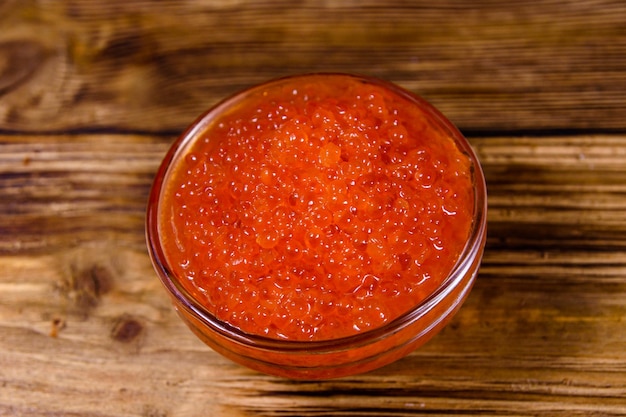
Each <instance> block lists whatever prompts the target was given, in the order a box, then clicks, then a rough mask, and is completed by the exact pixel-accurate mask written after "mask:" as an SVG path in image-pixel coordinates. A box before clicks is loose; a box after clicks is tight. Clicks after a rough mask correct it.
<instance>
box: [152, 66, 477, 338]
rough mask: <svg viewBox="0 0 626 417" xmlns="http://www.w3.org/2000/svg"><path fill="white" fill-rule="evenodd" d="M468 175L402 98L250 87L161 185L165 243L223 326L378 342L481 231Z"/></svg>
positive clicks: (310, 83) (444, 139)
mask: <svg viewBox="0 0 626 417" xmlns="http://www.w3.org/2000/svg"><path fill="white" fill-rule="evenodd" d="M473 169H474V168H473V164H472V161H471V159H470V158H469V156H468V155H467V153H466V152H465V151H464V150H462V149H460V148H459V147H458V145H457V142H456V141H455V139H454V138H453V137H451V135H450V132H449V131H448V130H446V128H444V127H442V126H441V125H440V124H438V123H436V122H433V115H432V114H431V113H428V112H425V111H424V110H423V109H422V108H420V107H418V106H416V105H415V102H414V101H413V99H412V98H411V97H409V96H408V95H406V94H404V93H400V92H398V91H395V90H390V89H388V88H385V87H384V86H383V85H380V84H377V83H371V82H366V81H364V80H363V79H360V78H356V77H346V76H332V75H313V76H308V77H302V78H297V77H296V78H292V79H286V80H283V81H281V82H278V83H273V84H269V85H268V86H267V87H266V88H257V89H255V90H253V91H252V92H250V93H249V94H248V95H247V96H246V97H245V98H244V99H243V100H241V101H238V102H236V103H235V105H233V106H232V107H231V108H227V109H226V110H225V111H223V112H221V113H220V114H218V115H217V116H215V117H214V119H212V120H211V121H210V123H209V124H207V125H206V126H205V127H204V128H203V130H201V131H198V133H197V135H196V137H195V138H194V140H193V142H192V143H190V144H189V146H188V147H187V148H186V149H184V157H180V159H179V160H178V162H177V163H176V165H175V166H173V167H172V168H171V170H172V172H171V175H170V177H169V179H168V181H167V183H166V184H165V185H164V189H163V194H162V196H161V201H160V208H159V213H160V214H159V219H158V225H159V235H160V240H161V244H162V246H163V252H164V253H165V257H166V259H167V263H168V265H169V268H171V272H172V274H173V275H174V276H176V277H177V279H178V280H179V282H180V284H181V285H182V286H183V287H184V289H185V290H186V291H188V292H189V293H190V294H191V295H192V296H193V297H194V298H195V299H196V300H197V301H198V302H199V303H200V304H202V305H203V306H205V308H206V309H207V310H208V311H209V312H210V313H212V314H213V315H214V316H215V317H216V318H217V319H218V320H220V321H222V322H224V323H228V324H229V325H230V326H233V327H235V328H237V329H240V330H241V331H242V332H245V333H247V334H253V335H260V336H266V337H268V338H272V339H285V340H292V341H310V340H329V339H337V338H343V337H347V336H351V335H355V334H359V333H362V332H366V331H369V330H372V329H376V328H380V327H381V326H383V325H384V324H386V323H389V322H390V321H392V320H394V319H396V318H397V317H399V316H401V315H402V314H404V313H406V312H407V311H409V310H410V309H412V308H414V307H415V306H416V305H418V304H419V303H420V302H422V301H423V300H424V299H426V298H427V297H428V296H429V295H431V294H432V293H433V291H435V290H436V289H437V288H438V287H439V286H440V285H441V284H442V282H443V281H444V280H445V279H446V278H447V277H448V276H449V274H450V272H451V270H452V269H453V268H454V266H455V264H456V263H457V261H458V259H459V256H460V254H461V253H462V252H463V250H464V249H465V246H466V243H467V241H468V237H469V235H470V232H471V229H472V222H473V219H474V217H475V205H476V204H475V200H474V199H475V195H474V183H473V172H472V170H473Z"/></svg>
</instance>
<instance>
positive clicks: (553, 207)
mask: <svg viewBox="0 0 626 417" xmlns="http://www.w3.org/2000/svg"><path fill="white" fill-rule="evenodd" d="M470 4H471V5H470ZM312 71H347V72H354V73H365V74H369V75H373V76H378V77H381V78H385V79H388V80H390V81H394V82H396V83H398V84H400V85H402V86H404V87H406V88H408V89H410V90H413V91H415V92H417V93H419V94H420V95H422V96H424V97H425V98H427V99H428V100H429V101H431V102H432V103H433V104H435V105H436V106H437V107H438V108H439V109H440V110H442V111H443V112H444V113H445V114H446V115H447V116H448V117H449V118H450V119H451V120H452V121H453V122H455V123H456V124H457V125H458V126H459V128H460V129H461V130H462V131H463V132H464V133H465V134H466V136H467V137H468V138H469V139H470V141H471V143H472V144H473V146H475V149H476V151H477V153H478V155H479V157H480V159H481V161H482V163H483V166H484V170H485V174H486V177H487V183H488V191H489V217H488V223H489V238H488V243H487V248H486V252H485V256H484V261H483V265H482V268H481V270H480V274H479V277H478V280H477V283H476V285H475V288H474V290H473V292H472V294H471V295H470V297H469V299H468V300H467V302H466V304H465V305H464V307H463V308H462V310H461V311H460V313H459V314H458V315H457V316H456V317H455V319H454V320H453V322H452V323H451V325H450V326H448V327H447V328H446V329H445V330H444V331H443V332H442V333H441V334H439V335H438V336H437V337H436V338H435V339H433V340H432V341H431V342H429V343H428V344H427V345H426V346H424V347H423V348H421V349H419V350H418V351H416V352H414V353H413V354H411V355H409V356H408V357H406V358H405V359H403V360H401V361H399V362H397V363H395V364H392V365H390V366H387V367H385V368H383V369H380V370H378V371H374V372H371V373H369V374H366V375H361V376H355V377H349V378H343V379H337V380H332V381H321V382H294V381H290V380H285V379H280V378H274V377H269V376H265V375H261V374H258V373H255V372H253V371H249V370H247V369H244V368H242V367H240V366H238V365H235V364H233V363H231V362H229V361H228V360H226V359H224V358H222V357H221V356H219V355H218V354H216V353H214V352H213V351H211V350H210V349H209V348H207V347H205V346H204V345H203V344H202V343H200V342H199V341H198V340H197V339H196V338H195V337H194V336H192V334H191V333H190V332H189V331H188V330H187V328H186V327H184V325H183V324H182V322H181V321H180V320H179V319H178V318H177V316H176V315H175V313H174V312H173V310H172V308H171V307H170V304H169V301H168V298H167V296H166V294H165V292H164V290H163V288H162V287H161V284H160V283H159V281H158V279H157V277H156V275H155V273H154V271H153V269H152V266H151V264H150V261H149V259H148V255H147V251H146V247H145V243H144V211H145V206H146V198H147V194H148V190H149V187H150V185H151V181H152V178H153V176H154V174H155V171H156V168H157V166H158V164H159V163H160V160H161V158H162V157H163V155H164V153H165V151H166V149H167V148H168V146H169V144H170V143H171V142H172V141H173V139H174V138H175V137H176V136H177V134H178V133H180V132H181V131H182V130H183V128H184V127H185V126H186V125H187V124H189V123H190V122H191V121H192V120H193V119H194V118H195V117H196V116H197V115H198V114H199V113H200V112H201V111H203V110H204V109H206V108H208V107H209V106H211V105H212V104H213V103H215V102H216V101H217V100H219V99H221V98H223V97H225V96H226V95H228V94H230V93H233V92H235V91H237V90H239V89H241V88H244V87H246V86H249V85H252V84H255V83H257V82H261V81H264V80H267V79H269V78H274V77H277V76H281V75H287V74H293V73H300V72H312ZM419 414H426V415H492V416H493V415H499V416H503V415H507V416H514V415H515V416H522V415H523V416H530V415H533V416H537V415H556V416H568V417H570V416H583V415H593V416H600V415H602V416H617V415H626V4H625V3H624V2H622V1H591V0H586V1H583V0H581V1H569V2H558V1H550V0H545V1H536V2H532V1H511V2H491V1H478V2H464V1H460V0H444V1H437V2H426V1H413V2H410V1H400V0H397V1H382V0H378V1H377V0H365V1H362V2H340V1H333V0H330V1H317V0H316V1H301V2H290V1H276V2H269V1H268V2H264V1H260V2H245V1H237V0H213V1H208V0H207V1H200V0H189V1H186V2H177V1H160V2H154V1H147V0H144V1H136V0H125V1H120V0H115V1H114V0H108V1H100V0H83V1H72V0H65V1H35V0H4V1H0V415H1V416H27V417H28V416H87V417H89V416H143V417H166V416H167V417H174V416H201V415H202V416H204V415H206V416H218V415H224V416H292V415H293V416H296V415H297V416H322V415H323V416H328V415H341V416H364V415H368V416H392V415H393V416H400V415H403V416H404V415H419Z"/></svg>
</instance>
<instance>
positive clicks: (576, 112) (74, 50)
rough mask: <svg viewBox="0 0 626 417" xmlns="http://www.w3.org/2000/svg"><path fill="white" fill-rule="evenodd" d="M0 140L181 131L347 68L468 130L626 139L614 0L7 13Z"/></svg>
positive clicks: (139, 4) (102, 5)
mask: <svg viewBox="0 0 626 417" xmlns="http://www.w3.org/2000/svg"><path fill="white" fill-rule="evenodd" d="M0 24H1V25H2V30H1V31H0V62H10V63H12V65H10V66H6V65H1V66H0V130H3V131H19V132H62V131H67V130H74V131H85V130H88V131H90V130H91V131H92V130H94V129H97V130H107V131H126V132H166V133H173V132H178V131H180V130H181V129H182V128H183V127H184V126H186V125H187V124H189V123H190V122H191V120H192V119H193V118H195V117H196V116H197V115H198V114H199V113H201V112H202V111H204V110H205V109H207V108H208V107H209V106H211V105H212V104H214V103H215V102H217V101H218V100H220V99H222V98H224V97H225V96H227V95H229V94H231V93H233V92H235V91H237V90H239V89H242V88H244V87H247V86H250V85H252V84H255V83H258V82H262V81H264V80H267V79H269V78H274V77H277V76H283V75H288V74H294V73H301V72H313V71H345V72H354V73H364V74H370V75H374V76H378V77H381V78H385V79H388V80H391V81H394V82H397V83H398V84H400V85H402V86H404V87H406V88H408V89H410V90H412V91H415V92H417V93H418V94H421V95H423V96H424V97H425V98H427V99H429V100H430V101H432V102H433V103H434V104H435V105H436V106H438V107H439V108H440V109H441V110H442V111H443V112H444V113H445V114H446V115H448V116H449V117H450V118H451V120H453V121H454V122H455V123H457V124H458V125H459V126H460V127H461V128H462V129H463V130H464V131H467V132H483V131H489V132H493V131H495V132H511V131H545V130H560V129H565V130H567V131H568V132H571V131H572V130H573V129H585V130H587V131H611V130H612V131H615V130H619V131H623V130H624V129H625V128H626V118H624V117H623V115H624V113H625V111H626V95H624V91H626V75H625V74H626V58H625V57H626V30H625V28H626V4H625V3H624V2H622V1H596V0H586V1H567V2H560V1H559V2H555V1H552V0H543V1H537V2H535V1H521V2H520V1H513V2H491V1H478V2H472V3H467V2H463V1H459V0H445V1H438V2H435V3H433V2H423V1H416V2H404V1H401V0H397V1H381V0H370V1H365V2H333V1H326V2H320V1H302V2H297V3H293V2H285V1H279V2H269V1H260V2H253V3H247V2H241V1H233V0H218V1H212V2H205V1H199V0H192V1H185V2H177V1H173V0H167V1H160V2H158V3H155V2H152V1H146V0H130V1H128V0H126V1H120V0H111V1H107V2H102V1H100V0H87V1H80V2H77V1H70V0H65V1H56V2H39V1H34V0H24V1H12V2H11V1H9V2H4V3H3V5H2V8H1V9H0Z"/></svg>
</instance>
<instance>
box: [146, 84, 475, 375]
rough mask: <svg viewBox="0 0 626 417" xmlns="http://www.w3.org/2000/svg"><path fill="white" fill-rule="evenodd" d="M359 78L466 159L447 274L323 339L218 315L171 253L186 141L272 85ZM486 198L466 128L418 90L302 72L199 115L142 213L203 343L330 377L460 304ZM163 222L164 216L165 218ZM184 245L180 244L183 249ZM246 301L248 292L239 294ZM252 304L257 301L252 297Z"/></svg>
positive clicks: (436, 326) (281, 370) (278, 368)
mask: <svg viewBox="0 0 626 417" xmlns="http://www.w3.org/2000/svg"><path fill="white" fill-rule="evenodd" d="M312 80H313V81H314V82H317V83H324V82H325V80H329V81H332V82H335V83H337V82H339V83H341V82H342V80H343V81H346V82H355V81H356V82H359V83H362V84H363V85H369V86H374V87H376V88H382V89H384V90H386V91H387V92H388V93H389V94H391V95H395V96H397V97H399V98H400V99H401V100H405V101H406V102H408V103H409V105H410V106H415V108H416V109H419V111H420V112H421V113H422V114H423V117H424V118H425V120H426V122H427V124H428V126H430V128H432V129H434V130H436V131H438V132H443V134H445V135H446V136H447V137H449V138H450V139H451V140H452V141H453V143H454V144H455V145H456V147H457V148H458V150H459V151H460V152H461V153H462V154H464V155H465V156H466V157H467V158H468V160H469V163H470V164H471V167H470V170H469V175H470V176H471V184H472V185H471V187H472V188H473V189H472V190H471V191H472V192H473V207H470V208H469V210H471V212H472V218H471V225H470V227H469V232H468V233H467V235H466V238H465V240H464V242H461V248H462V250H461V252H460V254H459V255H458V258H456V262H454V263H453V266H452V267H451V268H450V270H449V272H448V273H447V276H446V277H445V279H443V280H442V281H441V283H439V284H438V285H437V286H436V288H434V289H433V290H432V291H430V292H429V293H428V294H427V295H426V296H425V297H423V299H421V300H420V301H419V302H417V303H416V304H415V305H412V306H411V307H410V308H409V309H408V310H407V311H405V312H404V313H402V314H400V315H399V316H397V317H393V318H391V319H390V320H388V321H386V322H384V323H383V324H381V325H380V326H377V327H375V328H371V329H366V330H364V331H359V332H355V333H354V334H343V335H339V336H338V337H331V338H324V339H322V340H290V339H286V340H285V339H281V338H277V337H269V336H266V335H263V334H259V333H253V332H249V331H244V330H242V329H241V328H239V327H236V326H233V325H231V324H230V323H229V322H227V321H225V320H222V319H220V318H219V317H218V315H217V314H216V313H215V311H214V310H211V309H209V308H208V307H207V305H206V303H203V301H202V300H201V299H200V297H198V296H197V292H194V291H190V289H189V285H188V282H185V281H186V280H188V278H187V277H185V276H182V275H183V274H181V273H180V271H178V272H177V269H176V268H175V267H174V266H173V264H172V262H170V261H169V255H168V250H169V249H168V247H167V245H164V239H165V238H164V236H163V234H164V231H163V228H164V226H163V224H165V223H167V222H168V221H169V220H168V219H169V217H168V216H170V214H169V212H168V211H167V208H165V207H163V205H164V198H165V194H166V192H167V189H168V186H169V185H168V184H169V183H170V182H172V176H173V175H174V173H175V172H176V167H177V166H178V165H179V164H180V163H181V161H182V160H183V159H184V158H185V156H186V155H187V154H188V153H189V149H190V147H191V146H192V145H193V144H194V143H195V142H196V141H198V140H199V138H203V137H204V136H203V135H204V134H205V133H206V132H207V129H209V128H210V127H211V126H213V125H215V124H216V123H218V122H220V121H223V116H224V115H226V114H229V113H231V112H233V111H235V110H236V109H237V108H238V107H239V106H240V105H241V104H242V103H244V102H245V101H246V100H247V99H248V98H250V97H251V96H254V95H257V96H258V95H259V94H265V93H264V91H271V90H272V89H276V88H286V87H288V88H292V87H293V88H294V94H295V91H296V88H297V86H298V85H301V84H303V83H309V82H311V81H312ZM486 213H487V198H486V186H485V180H484V176H483V173H482V170H481V167H480V163H479V161H478V159H477V157H476V155H475V153H474V152H473V150H472V148H471V146H470V145H469V143H468V142H467V140H466V139H465V138H464V137H463V135H462V134H461V133H460V132H459V131H458V130H457V129H456V128H455V127H454V126H453V124H452V123H451V122H450V121H448V120H447V119H446V118H445V117H444V116H443V115H442V114H441V113H440V112H439V111H437V110H436V109H435V108H434V107H433V106H432V105H430V104H429V103H427V102H426V101H425V100H423V99H422V98H420V97H418V96H416V95H414V94H412V93H410V92H407V91H405V90H403V89H402V88H400V87H398V86H396V85H394V84H391V83H388V82H385V81H382V80H378V79H374V78H370V77H363V76H356V75H349V74H305V75H300V76H292V77H286V78H282V79H278V80H272V81H269V82H267V83H264V84H261V85H258V86H255V87H252V88H249V89H247V90H245V91H242V92H240V93H238V94H236V95H234V96H232V97H230V98H228V99H226V100H224V101H222V102H220V103H218V104H217V105H216V106H214V107H213V108H212V109H210V110H209V111H207V112H206V113H205V114H203V115H202V116H201V117H199V118H198V119H197V120H196V121H195V122H194V123H193V124H192V125H191V126H190V127H189V128H188V129H187V130H186V131H185V132H184V133H183V134H182V135H181V136H180V137H179V138H178V139H177V140H176V141H175V142H174V144H173V145H172V147H171V148H170V150H169V152H168V153H167V154H166V156H165V158H164V160H163V162H162V164H161V166H160V168H159V170H158V172H157V175H156V177H155V179H154V184H153V187H152V190H151V194H150V198H149V202H148V208H147V221H146V238H147V244H148V249H149V253H150V257H151V260H152V262H153V265H154V268H155V270H156V272H157V274H158V276H159V278H160V280H161V282H162V283H163V285H164V287H165V289H166V290H167V292H168V293H169V295H170V297H171V300H172V303H173V305H174V307H175V309H176V310H177V312H178V314H179V315H180V317H181V318H182V319H183V321H184V322H185V323H186V324H187V325H188V327H189V328H190V329H191V330H192V331H193V332H194V333H195V334H196V335H197V336H198V337H199V338H200V339H201V340H202V341H203V342H205V343H206V344H207V345H208V346H210V347H211V348H212V349H214V350H215V351H217V352H219V353H220V354H222V355H224V356H225V357H227V358H230V359H231V360H233V361H235V362H237V363H239V364H242V365H245V366H247V367H249V368H252V369H255V370H258V371H261V372H264V373H267V374H271V375H278V376H283V377H287V378H293V379H307V380H315V379H327V378H336V377H341V376H347V375H352V374H357V373H362V372H366V371H370V370H373V369H376V368H379V367H381V366H383V365H386V364H389V363H391V362H393V361H395V360H397V359H399V358H402V357H403V356H405V355H407V354H409V353H410V352H411V351H413V350H414V349H416V348H417V347H419V346H420V345H422V344H424V343H425V342H426V341H428V340H429V339H430V338H432V337H433V336H434V335H435V334H437V333H438V332H439V331H440V330H441V329H442V328H443V327H444V326H445V325H446V323H448V321H449V320H450V319H451V318H452V316H453V315H454V314H455V313H456V312H457V310H458V309H459V308H460V307H461V305H462V303H463V301H464V300H465V298H466V297H467V296H468V294H469V292H470V290H471V288H472V285H473V283H474V280H475V278H476V275H477V271H478V268H479V264H480V261H481V258H482V254H483V249H484V245H485V237H486ZM164 222H165V223H164ZM183 250H184V249H183ZM240 301H241V302H242V303H244V304H245V303H247V302H248V300H246V299H242V300H240ZM250 308H256V307H255V306H254V305H251V306H250Z"/></svg>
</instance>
